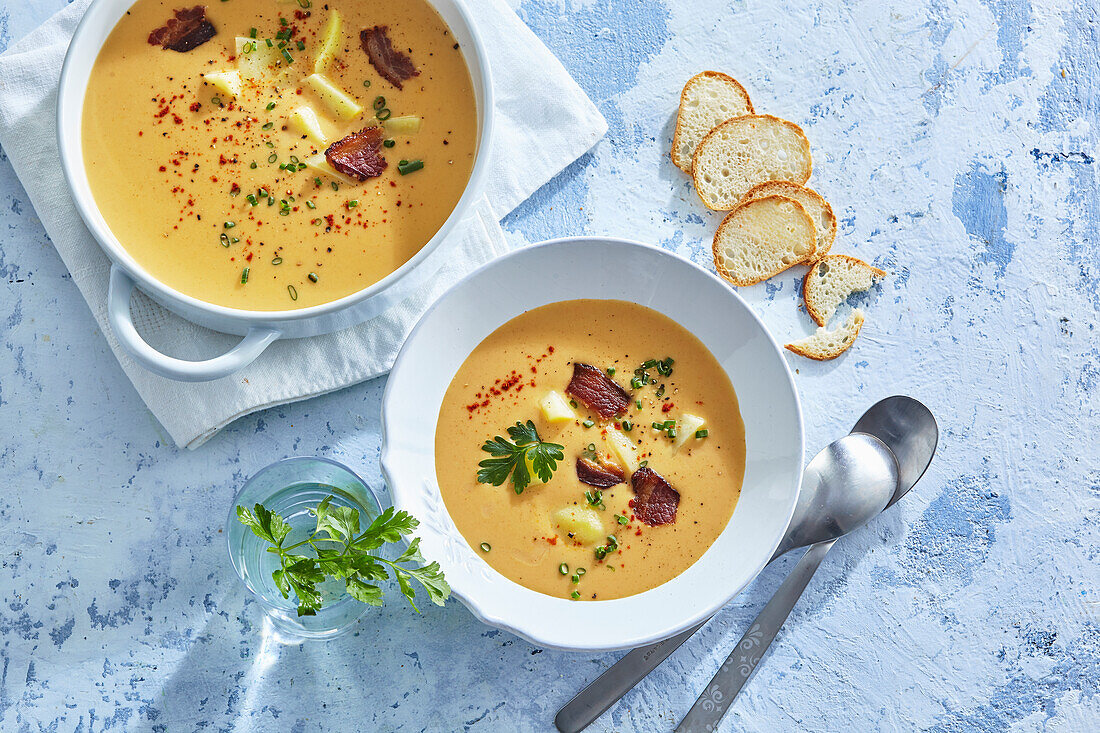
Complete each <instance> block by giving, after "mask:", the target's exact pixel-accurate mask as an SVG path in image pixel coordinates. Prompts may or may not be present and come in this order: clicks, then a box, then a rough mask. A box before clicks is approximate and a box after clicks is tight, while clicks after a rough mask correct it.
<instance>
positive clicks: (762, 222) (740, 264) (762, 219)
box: [714, 196, 816, 286]
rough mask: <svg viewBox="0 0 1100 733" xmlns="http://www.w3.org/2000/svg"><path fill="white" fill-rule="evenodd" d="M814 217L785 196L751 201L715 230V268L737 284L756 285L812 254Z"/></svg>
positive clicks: (727, 216)
mask: <svg viewBox="0 0 1100 733" xmlns="http://www.w3.org/2000/svg"><path fill="white" fill-rule="evenodd" d="M815 238H816V232H815V230H814V222H813V219H811V218H810V215H809V214H807V213H806V210H805V209H803V208H802V204H800V203H798V202H797V201H795V200H794V199H789V198H786V197H784V196H765V197H764V198H762V199H756V200H755V201H749V202H747V203H745V204H743V205H741V206H738V207H737V208H736V209H734V210H733V211H731V212H730V213H729V214H727V215H726V218H725V219H723V220H722V223H721V224H719V225H718V231H717V232H715V233H714V267H715V269H717V270H718V274H719V275H721V276H722V277H724V278H725V279H726V280H729V281H730V282H731V283H733V284H734V285H738V286H741V285H754V284H756V283H758V282H761V281H763V280H767V279H768V278H769V277H772V276H773V275H778V274H779V273H781V272H783V271H784V270H786V269H787V268H788V267H790V266H791V265H797V264H798V263H800V262H804V261H805V260H806V258H807V257H812V256H813V253H814V247H815V243H816V239H815Z"/></svg>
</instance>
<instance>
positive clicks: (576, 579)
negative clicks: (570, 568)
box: [570, 575, 581, 584]
mask: <svg viewBox="0 0 1100 733" xmlns="http://www.w3.org/2000/svg"><path fill="white" fill-rule="evenodd" d="M570 580H572V581H573V583H574V584H576V583H579V582H581V576H579V575H574V576H573V577H572V578H570Z"/></svg>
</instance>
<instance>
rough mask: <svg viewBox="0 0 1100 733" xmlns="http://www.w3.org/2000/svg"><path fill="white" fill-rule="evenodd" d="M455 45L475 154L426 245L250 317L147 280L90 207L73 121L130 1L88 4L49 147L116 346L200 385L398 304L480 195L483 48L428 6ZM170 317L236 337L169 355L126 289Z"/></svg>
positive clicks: (467, 23) (488, 127) (452, 1)
mask: <svg viewBox="0 0 1100 733" xmlns="http://www.w3.org/2000/svg"><path fill="white" fill-rule="evenodd" d="M427 1H428V2H429V4H430V5H431V6H432V7H434V8H435V9H436V11H437V12H438V13H439V14H440V16H441V17H442V18H443V20H444V21H445V22H446V23H447V25H448V26H449V27H450V30H451V33H452V35H453V36H454V38H455V40H456V41H457V42H458V43H459V44H461V48H462V52H463V55H464V57H465V59H466V64H467V66H468V67H469V70H470V77H471V80H472V82H473V90H474V96H475V101H476V104H477V116H478V132H477V151H476V155H475V159H474V165H473V170H472V172H471V175H470V180H469V182H468V183H467V184H466V189H465V191H464V192H463V194H462V196H461V198H460V199H459V201H458V203H457V205H456V206H455V208H454V210H453V211H452V212H451V215H450V216H449V217H447V220H446V221H445V222H444V224H443V226H442V227H440V228H439V231H438V232H436V234H435V236H433V237H432V238H431V239H430V240H428V241H427V242H426V243H425V244H424V246H423V247H422V248H421V249H420V251H419V252H417V254H416V255H414V256H413V257H412V259H410V260H409V261H408V262H406V263H405V264H404V265H402V266H401V267H400V268H398V269H397V270H395V271H394V272H392V273H390V275H388V276H387V277H385V278H383V279H382V280H380V281H378V282H377V283H375V284H373V285H370V286H368V287H365V288H363V289H362V290H360V291H358V292H356V293H353V294H351V295H348V296H346V297H344V298H341V299H339V300H335V301H332V302H331V303H324V304H322V305H316V306H312V307H309V308H300V309H297V310H286V311H251V310H243V309H239V308H228V307H225V306H220V305H215V304H213V303H208V302H205V301H202V300H199V299H197V298H193V297H191V296H189V295H187V294H185V293H182V292H180V291H178V290H175V289H173V288H170V287H168V286H167V285H165V284H164V283H162V282H160V281H159V280H157V279H156V278H155V277H153V276H152V275H150V274H149V273H148V272H146V271H145V269H144V268H143V267H142V266H141V265H140V264H139V263H138V262H137V261H136V260H134V258H133V257H132V256H130V254H129V253H128V252H127V251H126V248H125V247H124V246H123V243H122V242H120V241H119V240H118V239H117V238H116V237H115V235H114V233H113V232H112V231H111V229H110V227H109V226H108V224H107V222H106V220H105V219H104V217H103V215H102V214H101V213H100V211H99V208H98V207H97V206H96V202H95V199H94V197H93V196H92V191H91V188H90V186H89V184H88V174H87V170H86V168H85V166H84V155H83V146H82V137H83V136H82V129H81V128H82V117H83V108H84V96H85V94H86V92H87V88H88V80H89V77H90V76H91V71H92V66H93V64H94V63H95V60H96V58H97V57H98V55H99V51H100V49H101V48H102V46H103V44H104V42H105V41H106V40H107V37H108V36H109V35H110V33H111V31H112V30H114V27H115V25H116V24H117V22H118V20H119V19H120V18H121V17H122V16H123V15H124V14H125V13H126V11H127V10H129V8H130V7H131V6H132V5H133V4H134V2H135V0H94V1H93V2H92V4H91V5H90V6H89V7H88V10H87V12H86V13H85V14H84V17H83V19H82V20H81V21H80V24H79V25H78V26H77V29H76V32H75V33H74V34H73V39H72V42H71V43H70V44H69V50H68V53H67V54H66V56H65V63H64V65H63V66H62V68H61V81H60V86H59V89H58V97H57V128H58V147H59V150H60V153H61V165H62V168H63V169H64V171H65V178H66V180H67V181H68V184H69V188H70V189H71V190H72V195H73V201H74V203H75V204H76V208H77V210H78V211H79V212H80V215H81V217H82V218H83V219H84V223H85V224H86V225H87V227H88V229H89V231H90V232H91V233H92V236H94V237H95V239H96V241H97V242H98V243H99V245H100V246H101V247H102V248H103V251H104V252H106V253H107V256H108V257H109V258H110V259H111V263H112V265H111V278H110V287H109V290H108V296H107V299H108V303H107V315H108V319H109V321H110V323H111V328H112V330H113V331H114V333H115V336H116V337H117V338H118V340H119V343H121V344H122V346H123V348H125V349H126V350H127V351H128V352H129V353H130V354H131V355H132V356H133V357H134V358H135V359H136V360H137V361H138V363H139V364H141V365H142V366H144V367H145V368H146V369H148V370H150V371H152V372H154V373H156V374H159V375H161V376H163V377H167V378H169V379H177V380H181V381H206V380H211V379H218V378H220V377H224V376H227V375H229V374H232V373H233V372H235V371H237V370H239V369H241V368H243V367H245V366H247V365H248V364H250V363H251V362H252V361H253V360H255V359H256V357H258V356H259V355H260V354H261V353H263V351H264V349H266V348H267V347H268V346H269V345H270V344H271V343H272V342H274V341H275V340H276V339H280V338H302V337H305V336H315V335H317V334H321V333H329V332H331V331H337V330H340V329H343V328H348V327H350V326H354V325H356V324H358V323H362V322H363V321H365V320H367V319H369V318H372V317H374V316H376V315H378V314H380V313H382V312H383V311H385V310H386V309H387V308H388V307H390V305H392V304H393V303H396V302H398V301H400V300H402V299H403V298H404V297H406V296H407V295H408V294H409V293H410V292H411V291H412V290H413V289H415V288H416V287H417V286H418V285H420V284H422V283H423V282H424V281H425V280H426V279H427V278H428V277H430V276H432V275H434V274H435V273H436V272H437V271H438V269H439V267H440V266H441V265H442V264H443V260H444V255H443V254H441V253H439V245H440V244H441V243H442V241H443V240H444V239H445V238H446V237H447V235H448V234H449V233H450V232H451V231H452V230H453V229H454V227H455V224H456V223H457V222H458V221H459V220H461V219H462V217H463V216H464V215H465V214H466V213H467V212H468V211H469V209H470V208H471V206H472V205H473V204H474V203H475V202H476V201H477V199H478V197H479V196H480V195H481V191H482V186H483V183H484V179H485V175H486V170H487V168H488V165H489V151H490V142H491V138H492V128H493V115H492V110H493V91H492V83H491V79H490V74H489V66H488V62H487V57H486V54H485V48H484V46H483V45H482V43H481V40H480V38H479V37H478V34H477V31H476V30H475V29H474V25H473V22H472V20H471V17H470V13H469V11H468V10H467V9H466V8H465V6H464V5H463V4H462V2H461V0H427ZM135 287H137V288H139V289H140V290H141V291H142V292H144V293H145V294H146V295H148V296H149V297H151V298H152V299H153V300H155V301H156V302H158V303H160V304H161V305H163V306H164V307H166V308H168V309H169V310H171V311H174V312H175V313H177V314H179V315H181V316H183V317H184V318H187V319H189V320H191V321H194V322H195V323H198V324H200V325H202V326H206V327H207V328H211V329H213V330H215V331H221V332H223V333H229V334H235V335H238V336H243V337H244V338H243V339H242V340H241V341H240V342H239V343H237V344H236V345H235V346H234V347H233V348H232V349H230V350H229V351H228V352H226V353H225V354H222V355H220V356H217V357H214V358H211V359H205V360H202V361H187V360H184V359H178V358H174V357H171V356H168V355H166V354H163V353H161V352H160V351H158V350H156V349H154V348H153V347H152V346H150V345H149V344H148V343H146V342H145V340H144V339H142V337H141V335H140V334H139V333H138V331H137V329H136V328H135V327H134V322H133V319H132V318H131V314H130V297H131V295H132V294H133V290H134V288H135Z"/></svg>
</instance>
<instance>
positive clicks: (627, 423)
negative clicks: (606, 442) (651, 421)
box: [621, 420, 634, 433]
mask: <svg viewBox="0 0 1100 733" xmlns="http://www.w3.org/2000/svg"><path fill="white" fill-rule="evenodd" d="M621 425H622V427H623V431H624V432H627V433H629V432H630V431H631V430H633V429H634V423H632V422H630V421H629V420H623V421H622V423H621Z"/></svg>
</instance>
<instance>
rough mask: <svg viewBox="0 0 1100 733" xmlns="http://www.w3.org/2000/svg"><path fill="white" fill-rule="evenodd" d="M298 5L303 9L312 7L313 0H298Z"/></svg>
mask: <svg viewBox="0 0 1100 733" xmlns="http://www.w3.org/2000/svg"><path fill="white" fill-rule="evenodd" d="M298 7H299V8H302V9H303V10H305V9H306V8H310V7H313V0H298Z"/></svg>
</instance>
